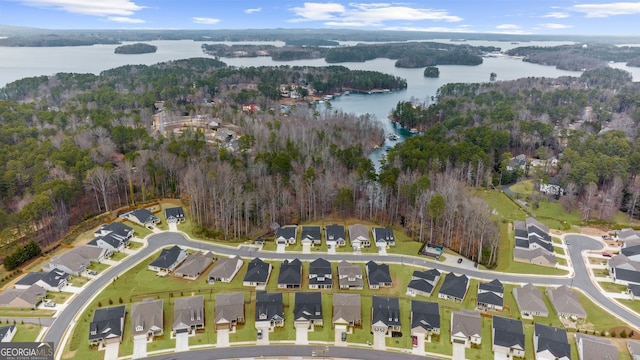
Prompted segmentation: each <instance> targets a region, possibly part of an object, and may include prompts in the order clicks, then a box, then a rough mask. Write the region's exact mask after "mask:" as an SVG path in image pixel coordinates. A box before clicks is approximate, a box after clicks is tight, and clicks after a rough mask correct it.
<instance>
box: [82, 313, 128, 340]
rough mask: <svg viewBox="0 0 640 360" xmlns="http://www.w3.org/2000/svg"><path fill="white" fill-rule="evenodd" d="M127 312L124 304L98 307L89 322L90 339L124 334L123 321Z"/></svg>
mask: <svg viewBox="0 0 640 360" xmlns="http://www.w3.org/2000/svg"><path fill="white" fill-rule="evenodd" d="M125 312H126V308H125V306H124V305H121V306H114V307H107V308H100V309H96V311H95V312H94V313H93V320H92V321H91V324H89V340H96V339H104V338H108V337H116V336H122V325H123V323H122V321H121V319H122V318H124V315H125Z"/></svg>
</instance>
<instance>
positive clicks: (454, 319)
mask: <svg viewBox="0 0 640 360" xmlns="http://www.w3.org/2000/svg"><path fill="white" fill-rule="evenodd" d="M481 328H482V322H481V320H480V313H479V312H477V311H469V310H460V311H459V312H452V313H451V335H456V334H462V335H463V336H467V337H468V336H481V332H480V331H481Z"/></svg>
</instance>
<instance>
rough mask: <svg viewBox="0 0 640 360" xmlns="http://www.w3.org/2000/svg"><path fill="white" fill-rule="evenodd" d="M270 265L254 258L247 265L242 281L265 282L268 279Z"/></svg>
mask: <svg viewBox="0 0 640 360" xmlns="http://www.w3.org/2000/svg"><path fill="white" fill-rule="evenodd" d="M269 270H270V264H268V263H266V262H264V261H262V260H261V259H260V258H255V259H253V260H251V262H249V265H247V273H246V274H245V276H244V281H248V282H266V281H267V280H268V279H269Z"/></svg>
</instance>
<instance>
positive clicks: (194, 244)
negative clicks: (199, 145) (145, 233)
mask: <svg viewBox="0 0 640 360" xmlns="http://www.w3.org/2000/svg"><path fill="white" fill-rule="evenodd" d="M566 239H567V240H568V241H569V243H570V245H569V249H570V251H569V254H570V256H571V261H572V262H573V266H574V268H575V276H574V277H573V278H568V277H557V276H548V275H536V274H507V273H497V272H492V271H482V270H478V269H462V268H457V267H455V266H451V265H446V264H442V263H439V262H437V261H433V260H429V259H425V258H418V257H413V256H407V255H395V254H389V255H378V254H361V255H357V254H349V253H337V254H326V253H322V254H321V255H320V254H302V253H284V254H281V253H275V252H267V251H259V250H257V249H256V248H254V247H250V246H240V247H238V248H232V247H228V246H224V245H218V244H211V243H205V242H200V241H194V240H188V239H186V238H185V237H184V236H183V235H182V234H181V233H177V232H163V233H159V234H154V235H151V236H150V237H149V238H148V239H147V242H148V245H147V246H146V247H144V248H141V249H140V250H139V251H138V252H137V253H135V254H133V255H130V256H128V257H126V258H125V259H124V260H122V261H121V262H120V263H119V264H117V265H116V266H112V267H110V268H109V269H107V270H106V271H105V272H104V273H103V274H102V275H101V276H99V277H97V278H96V279H94V280H93V281H92V282H90V283H89V284H88V285H87V287H86V288H85V289H84V290H83V291H82V292H80V293H79V294H77V296H76V297H74V298H73V300H71V301H70V302H69V303H68V304H67V306H66V308H65V309H64V310H63V311H61V312H60V313H59V315H58V316H57V318H55V319H54V321H53V323H52V324H51V326H50V327H49V329H48V331H47V333H46V334H45V336H44V338H43V341H51V342H53V343H54V345H55V346H56V347H55V349H56V351H57V352H58V351H60V348H59V347H58V344H60V342H61V341H62V338H63V337H64V336H65V332H66V331H67V330H68V329H70V328H71V326H70V325H72V324H73V321H74V318H75V317H76V314H79V313H80V311H81V310H82V309H83V307H85V306H87V305H88V303H89V302H90V300H91V299H92V297H93V296H94V295H95V294H97V293H98V292H99V291H100V290H101V289H102V288H103V287H104V286H106V285H107V284H108V283H109V282H111V281H112V279H113V277H114V276H116V275H118V274H121V273H123V272H125V271H127V270H128V269H129V268H131V267H132V266H134V265H135V264H137V263H138V262H140V261H142V260H144V259H146V258H147V257H149V256H150V255H152V254H154V253H155V252H156V251H158V250H159V249H161V248H163V247H166V246H169V245H181V246H186V247H191V248H196V249H200V250H205V251H213V252H214V253H216V254H226V255H238V256H240V257H245V258H253V257H260V258H262V259H269V260H284V259H291V258H298V259H300V260H302V261H304V260H314V259H316V258H318V257H320V256H322V257H323V258H325V259H327V260H329V261H341V260H346V261H354V262H364V261H369V260H373V261H380V262H386V263H396V264H403V265H405V264H406V265H415V266H421V267H430V268H433V267H436V268H438V270H442V271H446V272H455V273H457V274H466V275H467V276H469V277H475V278H480V279H488V280H492V279H498V280H500V281H502V282H506V283H523V282H533V283H535V284H541V285H568V286H573V287H576V288H580V289H582V290H584V292H585V293H586V294H587V295H589V296H590V297H591V298H592V299H593V300H594V301H596V302H597V303H599V304H600V305H601V306H602V307H603V308H605V309H608V310H609V311H611V312H612V313H613V314H615V315H616V316H618V317H619V318H621V319H623V320H625V321H626V322H628V323H629V324H630V325H633V326H634V327H636V328H640V317H638V315H636V314H634V313H632V312H629V311H627V310H626V309H624V308H622V307H620V306H619V305H618V304H617V303H615V302H613V301H611V300H610V299H608V298H607V297H605V296H604V295H602V293H600V291H599V290H598V289H597V288H596V287H595V286H594V285H593V283H592V282H591V279H590V278H589V274H588V272H587V270H586V267H585V265H584V262H583V260H582V254H581V252H582V251H583V250H600V249H602V244H601V243H600V242H598V241H597V240H594V239H592V238H589V237H586V236H581V235H568V236H566ZM254 348H255V347H254ZM234 349H235V348H234ZM287 349H290V348H289V347H287ZM349 349H351V348H349ZM189 354H191V352H189ZM176 355H177V354H176ZM173 358H175V356H174V357H173Z"/></svg>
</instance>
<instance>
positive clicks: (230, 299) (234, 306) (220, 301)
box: [214, 292, 244, 324]
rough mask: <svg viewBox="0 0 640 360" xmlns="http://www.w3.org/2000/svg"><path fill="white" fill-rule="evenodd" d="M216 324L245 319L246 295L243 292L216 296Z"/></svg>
mask: <svg viewBox="0 0 640 360" xmlns="http://www.w3.org/2000/svg"><path fill="white" fill-rule="evenodd" d="M214 313H215V322H216V324H217V323H220V322H231V321H233V320H237V319H240V318H244V294H243V293H241V292H235V293H229V294H216V305H215V309H214Z"/></svg>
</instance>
